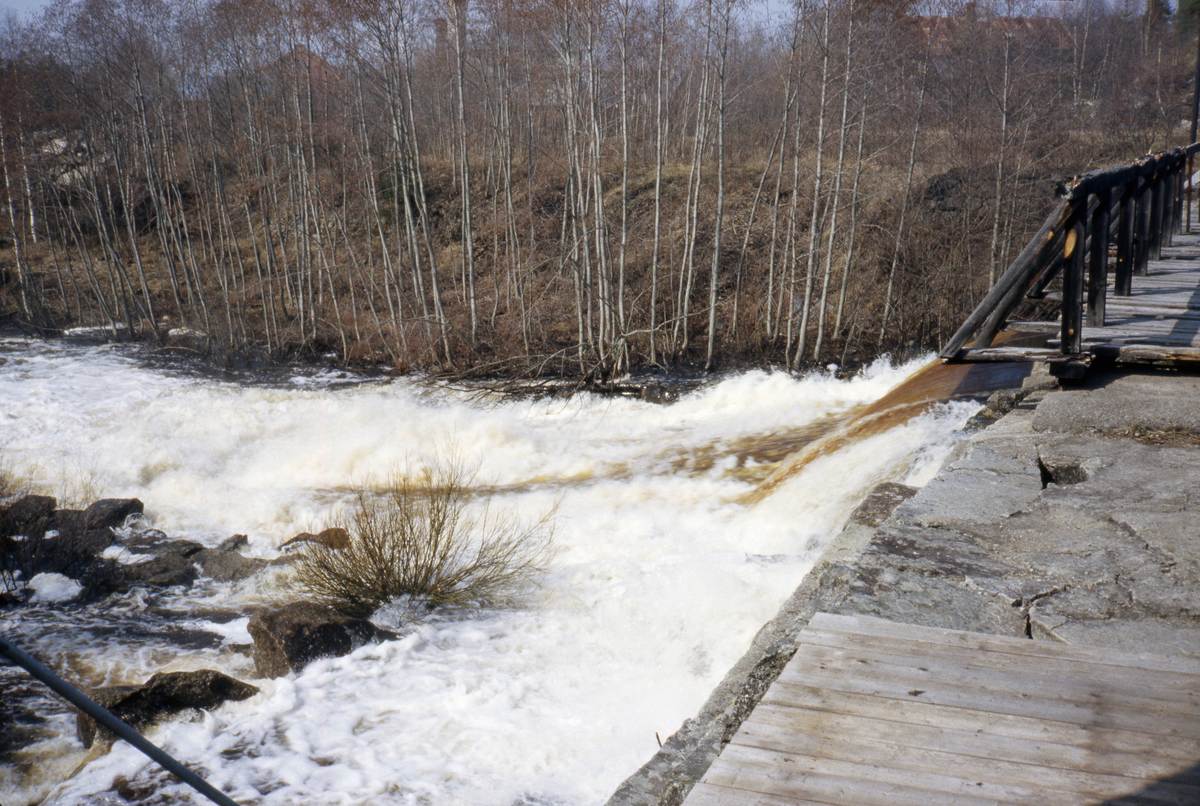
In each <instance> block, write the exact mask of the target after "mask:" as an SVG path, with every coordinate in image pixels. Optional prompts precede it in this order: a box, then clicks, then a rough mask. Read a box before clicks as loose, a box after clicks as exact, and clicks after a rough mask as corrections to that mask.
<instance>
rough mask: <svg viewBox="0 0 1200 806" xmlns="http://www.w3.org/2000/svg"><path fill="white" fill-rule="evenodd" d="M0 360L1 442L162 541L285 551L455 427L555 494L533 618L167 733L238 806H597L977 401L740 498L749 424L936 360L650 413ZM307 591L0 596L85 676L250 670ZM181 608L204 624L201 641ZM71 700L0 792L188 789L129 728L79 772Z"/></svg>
mask: <svg viewBox="0 0 1200 806" xmlns="http://www.w3.org/2000/svg"><path fill="white" fill-rule="evenodd" d="M0 357H3V358H5V359H6V361H5V363H4V364H3V365H2V366H0V434H2V436H0V450H2V451H3V453H2V456H3V458H4V461H5V462H6V463H7V464H8V465H9V466H10V467H16V468H18V469H24V470H26V471H28V472H31V473H32V474H34V475H36V476H38V477H40V478H42V479H45V480H47V481H48V482H49V486H57V487H58V488H59V489H70V488H76V489H78V488H81V487H82V488H83V492H86V493H87V495H88V496H89V497H95V496H97V495H100V496H121V497H126V496H136V497H138V498H140V499H142V500H143V501H144V502H146V506H147V516H148V518H149V519H150V521H151V522H152V523H153V525H154V526H155V527H157V528H159V529H162V530H164V531H165V532H167V533H168V534H170V535H171V536H173V537H186V538H189V539H192V540H197V541H199V542H203V543H206V544H210V545H212V544H215V543H217V542H219V541H220V540H222V539H224V538H226V537H228V536H229V535H231V534H234V533H245V534H248V535H249V538H250V548H249V549H248V551H249V553H252V554H256V555H259V556H263V557H273V556H276V554H277V547H278V545H279V544H280V543H281V542H283V541H284V540H286V539H288V538H290V537H292V536H293V535H294V534H295V533H297V532H298V531H302V530H310V529H312V528H314V527H319V526H320V525H321V523H322V522H323V521H324V520H325V519H326V518H327V516H328V514H329V512H330V508H331V507H333V506H336V505H337V503H338V501H339V500H340V498H341V496H342V491H344V490H345V489H346V488H347V487H348V486H350V485H352V484H354V483H355V482H361V481H364V480H366V479H369V478H372V477H379V476H382V475H384V474H386V473H387V472H388V471H389V470H392V469H394V468H396V467H397V466H398V465H399V464H401V463H403V462H404V461H405V460H411V459H416V460H417V461H425V460H429V459H430V458H431V457H434V456H436V455H438V454H439V453H444V452H445V451H446V450H447V448H448V446H451V445H454V446H456V447H457V451H458V452H459V453H460V454H462V455H463V456H464V457H465V458H467V459H468V460H470V461H473V462H478V464H479V468H480V470H479V477H480V479H482V480H485V481H486V482H488V483H491V484H495V485H496V486H497V488H498V489H500V490H501V491H502V492H501V493H499V495H498V499H499V502H500V503H502V504H503V505H505V506H506V507H509V508H511V509H512V510H514V511H515V512H517V513H519V514H521V515H523V516H524V517H527V518H536V517H538V516H540V515H542V514H543V513H545V512H546V511H548V510H549V509H551V508H552V507H554V506H556V505H557V507H558V509H557V516H556V531H555V538H554V540H555V545H556V549H557V551H556V554H555V556H554V560H553V570H552V572H551V573H550V575H549V576H548V577H547V578H546V579H545V580H543V583H542V585H541V586H540V587H539V589H538V591H537V593H536V594H535V595H534V596H533V597H532V599H531V600H530V601H529V602H528V603H527V604H525V605H524V606H523V607H520V608H514V609H508V610H499V611H492V612H484V613H474V614H466V615H457V616H442V617H438V618H430V619H428V620H425V621H423V622H421V623H419V624H415V625H411V626H409V627H407V628H406V629H405V630H404V636H403V638H402V640H399V641H392V642H387V643H383V644H379V645H375V646H368V647H364V648H362V649H360V650H358V651H356V652H355V653H353V654H351V655H350V656H347V657H344V658H338V659H327V660H322V661H319V662H317V663H314V664H313V665H311V666H309V667H308V668H306V669H305V670H304V671H303V672H301V673H299V674H293V675H290V676H289V677H286V678H281V679H278V680H253V681H252V682H254V683H255V685H258V686H259V687H260V688H261V693H260V694H258V695H257V696H255V697H253V698H251V699H250V700H247V701H245V702H241V703H232V704H227V705H225V706H222V707H220V708H218V709H216V710H215V711H213V712H211V713H206V714H204V715H203V716H202V717H200V718H198V719H197V720H195V721H186V720H183V721H172V722H168V723H165V724H164V725H162V726H160V727H157V728H155V729H152V730H151V731H150V732H149V738H150V739H151V740H152V741H154V742H155V743H157V744H159V745H160V746H162V747H163V748H164V749H166V750H167V752H169V753H171V754H172V755H175V756H176V757H177V758H180V759H181V760H184V761H185V762H187V763H188V764H189V765H191V766H193V768H194V769H197V770H199V771H201V772H202V774H203V775H204V776H205V777H206V778H207V779H208V780H209V781H210V782H211V783H213V784H214V785H216V786H218V787H219V788H221V789H223V790H224V791H226V792H227V793H229V794H230V795H231V796H232V797H233V798H234V799H235V800H238V801H239V802H241V803H263V804H291V803H306V804H319V803H330V804H333V803H345V804H375V803H378V804H496V805H497V806H509V804H564V805H565V804H598V803H602V802H603V801H604V800H605V799H606V798H607V797H608V795H609V794H611V792H612V791H613V790H614V789H615V787H616V786H617V785H618V784H619V783H620V782H621V781H622V780H623V779H624V778H625V777H627V776H628V775H629V774H631V773H632V772H634V771H635V770H636V769H637V768H638V767H639V766H640V765H641V764H642V763H643V762H645V761H646V760H647V759H648V758H649V757H650V756H651V755H652V754H653V752H654V751H655V749H656V748H657V742H656V739H655V736H656V734H658V735H659V736H661V737H662V738H664V739H665V738H666V736H668V735H669V734H671V733H672V732H673V731H675V730H676V729H677V728H678V727H679V725H680V723H681V722H682V721H683V720H684V719H685V718H687V717H689V716H691V715H693V714H694V713H695V712H696V710H697V709H698V707H699V706H700V705H701V704H702V703H703V701H704V700H705V699H706V697H707V696H708V694H709V692H710V691H711V690H712V688H713V686H714V685H715V684H716V683H717V682H719V681H720V679H721V677H722V676H723V675H724V674H725V672H726V671H727V670H728V668H729V667H730V666H731V665H732V664H733V663H734V662H735V661H736V660H737V659H738V658H739V657H740V656H741V654H742V653H743V652H744V651H745V650H746V648H747V646H748V645H749V642H750V640H751V638H752V637H753V635H754V633H755V632H756V631H757V630H758V628H759V627H760V626H761V625H762V624H763V623H764V622H765V621H766V620H768V619H769V618H770V617H771V616H772V615H773V614H774V612H775V610H776V609H777V608H778V606H779V605H780V603H781V602H782V601H783V600H784V599H785V598H786V597H787V596H788V595H789V594H790V593H791V591H792V590H793V589H794V588H795V587H796V585H797V584H799V582H800V580H801V579H802V577H803V575H804V574H805V573H806V572H807V570H808V569H809V568H810V567H811V565H812V563H813V562H814V561H815V559H816V558H817V556H818V555H819V553H820V551H821V549H822V548H823V547H824V546H825V545H826V543H827V542H828V541H829V540H830V539H831V538H832V537H833V536H834V535H836V533H837V532H838V530H839V529H840V528H841V526H842V524H843V522H844V521H845V519H846V517H847V515H848V514H849V512H850V510H851V508H852V507H853V505H854V504H855V503H856V502H857V501H858V500H859V499H860V498H861V497H862V495H863V494H865V493H866V492H867V491H868V490H869V489H870V488H871V487H872V486H874V485H875V484H877V483H879V482H880V481H884V480H901V481H907V482H909V483H917V484H920V483H923V482H924V480H926V478H927V477H928V476H929V475H930V474H931V473H932V472H933V470H934V469H935V468H936V466H937V464H938V462H939V461H940V459H941V457H942V456H944V454H945V451H946V450H948V448H949V446H950V445H951V444H952V442H953V440H954V438H955V431H956V429H958V428H959V427H961V425H962V423H963V421H964V420H965V419H966V418H967V417H968V416H969V415H970V414H971V413H972V412H973V411H974V409H975V408H977V406H973V405H971V404H966V403H960V404H951V405H946V406H940V407H937V408H936V409H935V410H934V411H933V412H931V413H930V414H927V415H923V416H921V417H918V418H916V419H914V420H912V421H910V422H909V423H908V424H906V425H904V426H901V427H898V428H895V429H892V430H891V431H889V432H887V433H884V434H880V435H877V436H873V437H870V438H867V439H864V440H862V441H860V442H858V443H855V444H853V445H851V446H850V447H848V448H846V449H844V450H841V451H839V452H837V453H836V454H834V455H832V456H826V457H822V458H820V459H818V460H816V461H815V462H813V463H812V464H810V465H809V466H807V467H806V468H805V469H804V471H803V472H801V473H799V474H798V475H797V476H796V477H795V478H792V479H790V480H788V482H787V483H786V484H784V485H783V486H782V487H781V488H780V489H779V490H778V491H776V492H775V493H774V494H773V495H772V496H771V497H769V498H767V499H766V500H764V501H762V502H760V503H758V504H755V505H745V504H742V503H739V502H738V501H739V499H740V498H741V497H742V496H743V495H744V494H745V493H747V492H748V491H749V490H751V489H752V482H751V481H749V480H747V474H746V472H745V470H746V468H745V467H744V466H743V465H745V464H746V463H747V462H750V463H753V461H754V460H753V459H749V460H747V459H745V457H746V456H747V455H748V454H749V455H751V456H753V455H754V450H753V446H754V445H755V444H756V442H758V441H767V440H769V439H770V438H771V437H772V436H773V435H776V434H778V433H780V432H784V431H789V430H795V429H798V428H802V427H803V426H804V425H806V424H810V423H816V422H819V421H822V420H825V419H828V418H831V417H838V416H844V415H845V414H846V413H847V412H849V411H851V410H853V409H854V408H856V407H858V406H861V405H862V404H864V403H867V402H870V401H872V400H874V399H876V398H878V397H880V396H881V395H882V394H883V393H884V392H885V391H886V390H887V389H888V388H890V387H891V386H893V385H894V384H895V383H896V382H897V381H899V380H901V379H902V378H904V377H905V376H907V375H908V374H909V373H911V372H912V371H913V370H914V369H915V368H916V367H917V366H918V364H916V363H913V364H908V365H905V366H901V367H895V368H892V367H888V366H887V365H884V364H881V365H879V366H876V367H873V368H872V369H871V370H869V371H868V372H866V373H864V374H863V375H861V376H860V377H858V378H855V379H853V380H849V381H843V380H837V379H835V378H833V377H832V376H830V375H825V374H818V375H814V376H811V377H806V378H796V377H793V376H790V375H787V374H784V373H767V372H758V371H755V372H747V373H744V374H739V375H732V376H728V377H725V378H724V379H721V380H720V381H718V382H714V383H713V384H711V385H709V386H707V387H705V388H703V389H701V390H699V391H697V392H694V393H692V394H690V395H688V396H687V397H685V398H684V399H682V400H680V401H679V402H677V403H675V404H673V405H669V406H659V405H655V404H650V403H645V402H641V401H637V400H631V399H611V398H602V397H598V396H593V395H587V394H583V395H578V396H575V397H573V398H570V399H568V400H562V399H551V400H540V401H520V402H511V401H510V402H494V401H493V402H487V401H486V400H480V399H477V398H475V397H472V396H469V395H467V394H465V393H462V392H450V391H444V390H438V391H431V390H430V389H429V388H428V387H427V386H424V385H422V384H420V383H417V382H412V381H408V380H393V381H386V382H371V383H359V384H344V385H338V386H330V385H329V384H328V383H325V382H323V381H321V379H314V378H311V377H305V378H301V377H297V378H295V379H293V381H292V382H290V383H287V384H274V385H263V384H241V383H233V382H227V381H218V380H213V379H211V378H202V377H198V376H189V375H186V374H183V373H180V372H177V371H164V370H160V369H150V368H147V367H146V366H144V365H143V364H141V363H139V362H138V361H137V360H135V359H134V358H132V357H130V355H129V354H128V353H127V352H126V351H122V350H120V349H117V348H109V347H72V346H67V345H61V344H56V345H55V344H44V343H24V342H21V343H15V342H9V343H7V344H3V345H0ZM328 380H329V379H328V378H326V379H325V381H328ZM748 446H750V447H748ZM700 457H703V460H702V461H701V459H700ZM83 492H81V494H83ZM290 595H291V594H290V593H289V592H288V591H287V590H286V589H284V588H283V587H281V585H280V583H279V581H278V580H275V581H271V580H270V579H269V578H264V577H259V578H256V579H254V580H251V581H250V582H249V583H242V584H240V585H219V584H215V583H212V582H205V581H202V582H201V583H198V585H197V586H195V587H193V588H192V589H191V590H189V591H178V590H177V591H173V592H166V593H152V594H147V593H142V592H134V593H132V594H129V595H126V596H123V597H116V598H115V599H114V600H113V601H111V602H109V603H106V604H105V605H104V606H103V608H102V610H103V613H104V620H105V623H106V624H107V625H108V628H107V629H99V628H95V629H87V630H80V629H78V628H74V627H73V628H71V629H70V630H69V631H68V629H67V627H66V626H65V625H66V624H67V623H68V622H69V620H70V619H71V618H76V619H84V618H85V615H84V614H82V613H78V614H75V615H74V616H73V615H72V614H71V613H69V612H67V611H64V610H63V609H62V606H61V605H57V606H54V605H36V604H35V605H33V606H30V607H27V608H22V609H20V610H16V609H9V610H8V611H0V630H2V631H3V632H4V633H5V634H6V635H10V636H13V637H14V638H15V639H16V640H18V641H20V642H22V643H23V645H25V646H26V648H27V649H29V650H31V651H33V652H34V653H35V654H39V655H40V656H42V657H43V658H45V659H47V660H48V661H49V662H51V664H52V665H56V666H57V667H58V668H60V669H65V670H67V671H68V672H72V673H74V674H75V675H77V677H79V678H82V679H83V682H86V683H89V684H93V685H99V684H113V683H136V682H140V681H142V680H144V679H145V678H146V677H148V676H149V675H150V674H152V673H154V672H156V671H160V670H163V669H190V668H218V669H221V670H223V671H226V672H227V673H229V674H232V675H234V676H237V677H240V678H241V679H250V678H253V675H254V670H253V664H252V662H251V661H250V660H249V659H248V658H247V657H245V656H244V655H243V654H239V653H237V652H236V651H233V650H232V649H231V647H232V646H233V645H236V644H244V643H247V642H248V641H249V636H248V634H247V633H246V631H245V623H246V619H245V613H247V612H248V611H249V609H250V608H252V607H253V606H254V605H256V604H258V603H261V602H262V601H282V600H286V599H287V598H288V597H289V596H290ZM164 614H165V615H164ZM154 619H157V620H156V621H154V624H156V625H159V626H157V627H155V628H154V629H148V628H146V627H145V623H146V620H154ZM172 619H173V621H172ZM164 623H169V624H174V626H175V627H177V628H178V629H180V630H184V629H191V630H203V631H207V633H210V635H209V636H208V638H207V640H198V639H197V640H191V644H190V645H191V646H192V647H193V648H191V649H187V648H182V647H180V646H178V641H176V642H174V643H172V641H171V640H169V638H170V636H169V635H167V633H168V632H169V630H166V629H165V628H163V627H162V625H163V624H164ZM184 643H185V644H186V643H187V641H184ZM55 719H57V720H58V722H57V723H55V724H61V726H62V728H63V733H62V735H59V736H56V737H52V738H50V739H47V740H46V741H44V742H43V743H42V744H41V745H39V746H38V747H36V748H32V749H31V750H30V751H29V753H30V754H31V757H35V758H36V759H38V763H37V764H36V765H35V766H36V767H37V771H35V772H30V771H29V770H28V769H23V770H16V769H13V770H9V771H8V772H5V771H4V770H2V769H0V802H3V803H5V804H8V805H9V806H12V804H16V803H30V802H37V801H38V800H40V799H41V798H42V797H43V796H45V795H46V794H47V793H49V800H48V801H47V802H49V803H54V804H64V805H65V804H77V803H89V802H90V803H119V802H124V801H121V800H119V799H118V797H117V792H118V791H122V790H121V787H123V786H124V787H126V790H125V791H128V790H129V788H130V787H132V788H133V789H138V788H146V787H149V788H150V789H155V788H158V787H161V791H160V794H166V795H169V796H170V797H178V798H179V799H186V798H188V797H189V794H188V791H187V790H186V789H184V788H183V787H181V786H179V785H177V784H175V783H173V782H171V781H169V780H168V779H167V778H166V777H165V775H164V774H162V773H160V772H159V771H157V770H156V768H155V767H154V765H152V764H151V763H150V762H148V761H147V760H145V759H144V758H143V757H142V756H141V755H140V754H139V753H137V752H136V751H134V750H133V749H132V748H130V747H128V746H127V745H126V744H124V743H121V742H119V743H117V744H116V745H115V746H114V747H113V749H112V750H111V751H110V752H108V753H107V754H106V755H103V756H101V757H99V758H96V759H93V760H91V761H90V762H89V763H88V764H87V765H86V766H85V767H83V768H82V770H80V771H79V772H78V773H77V774H76V775H74V776H73V777H71V778H69V779H68V780H66V781H61V779H62V778H64V777H65V776H66V775H67V774H69V773H70V772H71V771H72V770H73V769H74V768H75V767H76V766H77V765H78V764H79V763H80V762H81V761H83V760H84V751H83V749H82V747H81V746H80V745H79V743H78V742H77V740H75V738H74V736H73V731H71V729H70V727H69V725H68V723H69V719H68V717H67V716H66V714H65V713H62V714H59V715H58V716H56V717H55ZM60 781H61V782H60ZM196 802H203V801H202V799H200V798H199V796H196Z"/></svg>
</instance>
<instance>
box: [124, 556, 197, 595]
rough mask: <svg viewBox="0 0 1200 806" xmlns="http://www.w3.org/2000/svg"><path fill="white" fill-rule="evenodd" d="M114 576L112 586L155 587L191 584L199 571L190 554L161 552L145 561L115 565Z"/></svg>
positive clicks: (127, 587) (125, 587) (126, 588)
mask: <svg viewBox="0 0 1200 806" xmlns="http://www.w3.org/2000/svg"><path fill="white" fill-rule="evenodd" d="M112 576H113V579H112V583H111V585H112V587H114V588H116V589H117V590H128V589H129V588H133V587H137V586H139V585H145V586H149V587H154V588H169V587H172V586H174V585H184V586H187V585H191V584H192V583H193V582H195V581H196V577H197V576H199V572H198V571H197V570H196V566H195V564H193V563H192V561H191V559H190V557H189V555H186V554H181V553H179V554H159V555H158V556H156V557H154V558H152V559H149V560H146V561H144V562H140V563H132V564H130V565H117V566H114V567H113V568H112Z"/></svg>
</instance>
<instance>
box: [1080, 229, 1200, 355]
mask: <svg viewBox="0 0 1200 806" xmlns="http://www.w3.org/2000/svg"><path fill="white" fill-rule="evenodd" d="M1193 229H1194V231H1193V233H1192V234H1179V235H1176V236H1175V237H1174V245H1173V246H1169V247H1163V250H1162V258H1161V259H1159V260H1152V261H1150V264H1149V270H1148V271H1147V273H1146V275H1144V276H1135V277H1134V278H1133V284H1132V289H1131V291H1132V294H1131V296H1128V297H1118V296H1116V295H1114V294H1113V291H1112V278H1111V275H1110V278H1109V292H1108V300H1107V302H1106V309H1105V317H1104V327H1102V328H1095V327H1085V328H1084V329H1083V344H1084V348H1085V349H1087V350H1088V351H1090V352H1094V351H1095V350H1096V348H1097V347H1101V349H1102V350H1103V347H1102V346H1103V345H1111V346H1113V347H1117V346H1121V345H1129V344H1141V345H1157V346H1162V347H1173V348H1180V347H1182V348H1193V349H1200V228H1197V227H1194V228H1193ZM1197 357H1198V358H1200V354H1198V356H1197Z"/></svg>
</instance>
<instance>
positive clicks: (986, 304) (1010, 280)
mask: <svg viewBox="0 0 1200 806" xmlns="http://www.w3.org/2000/svg"><path fill="white" fill-rule="evenodd" d="M1070 212H1071V205H1070V204H1069V203H1068V202H1067V201H1065V200H1064V201H1061V202H1059V204H1058V206H1057V207H1055V208H1054V212H1052V213H1051V214H1050V216H1049V217H1048V218H1047V219H1046V221H1045V223H1043V224H1042V227H1041V229H1039V230H1038V231H1037V234H1035V235H1034V236H1033V238H1032V239H1030V241H1029V243H1027V244H1026V245H1025V248H1024V249H1022V250H1021V254H1019V255H1017V257H1016V259H1015V260H1014V261H1013V262H1012V264H1011V265H1009V267H1008V269H1007V270H1006V271H1005V272H1004V274H1002V275H1001V276H1000V279H999V280H997V281H996V285H994V286H992V290H991V291H989V292H988V293H987V296H985V297H984V298H983V301H981V302H980V303H979V305H978V306H976V308H975V310H974V311H972V312H971V315H970V316H968V317H967V321H965V322H963V324H962V327H960V328H959V329H958V331H957V332H956V333H955V334H954V335H953V336H952V337H951V338H950V341H949V342H947V343H946V346H945V347H943V348H942V351H941V352H940V353H938V355H940V356H941V357H942V358H953V357H954V356H955V355H956V354H957V353H958V351H959V350H961V349H962V348H963V347H964V346H965V345H966V343H967V341H968V340H969V339H970V338H971V337H972V336H974V335H975V331H977V330H979V328H980V326H982V325H983V324H984V322H985V321H986V320H987V318H988V315H989V314H991V313H992V311H993V309H995V308H996V307H997V306H998V305H999V304H1000V303H1001V301H1002V300H1004V299H1005V298H1006V297H1008V296H1009V294H1010V292H1011V290H1012V289H1013V288H1014V287H1015V288H1017V290H1018V294H1017V298H1018V299H1019V298H1020V294H1021V292H1023V291H1024V289H1025V286H1026V285H1027V280H1028V279H1029V275H1030V274H1031V273H1033V272H1036V271H1039V270H1040V269H1041V268H1042V267H1043V266H1044V265H1045V263H1044V260H1039V259H1044V257H1045V254H1044V253H1046V252H1047V251H1049V248H1050V247H1051V245H1052V242H1053V241H1054V239H1055V236H1056V235H1059V234H1060V231H1061V229H1062V227H1063V225H1064V224H1066V222H1067V218H1068V216H1069V215H1070ZM1014 304H1015V303H1014ZM1010 310H1011V308H1010ZM1007 314H1008V312H1007V311H1006V312H1005V315H1006V316H1007ZM994 337H995V336H994V334H993V338H994ZM980 346H989V347H990V346H991V341H990V340H989V342H988V344H987V345H980Z"/></svg>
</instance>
